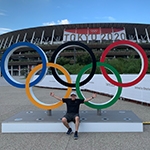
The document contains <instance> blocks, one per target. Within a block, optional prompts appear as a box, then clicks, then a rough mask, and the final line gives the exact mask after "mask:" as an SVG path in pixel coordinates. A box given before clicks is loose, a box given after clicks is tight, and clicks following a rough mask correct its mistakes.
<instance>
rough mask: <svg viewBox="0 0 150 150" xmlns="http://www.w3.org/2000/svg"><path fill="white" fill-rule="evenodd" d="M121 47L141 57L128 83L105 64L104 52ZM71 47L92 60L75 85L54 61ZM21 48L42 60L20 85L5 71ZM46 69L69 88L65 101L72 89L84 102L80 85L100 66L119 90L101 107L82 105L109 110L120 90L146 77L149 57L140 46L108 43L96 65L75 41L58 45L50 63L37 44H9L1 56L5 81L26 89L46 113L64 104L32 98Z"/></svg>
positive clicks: (92, 56)
mask: <svg viewBox="0 0 150 150" xmlns="http://www.w3.org/2000/svg"><path fill="white" fill-rule="evenodd" d="M120 45H124V46H129V47H131V48H133V49H134V50H135V51H137V53H138V54H139V55H140V58H141V64H142V65H141V70H140V73H139V75H138V77H137V78H136V79H135V80H133V81H131V82H128V83H122V79H121V77H120V74H119V73H118V72H117V70H116V69H115V68H114V67H112V66H110V65H109V64H106V63H104V61H105V58H106V55H107V53H108V52H109V51H110V50H111V49H113V48H114V47H117V46H120ZM72 46H75V47H79V48H82V49H84V50H86V51H87V52H88V53H89V54H90V56H91V59H92V63H91V64H88V65H86V66H85V67H84V68H83V69H82V70H81V71H80V72H79V73H78V75H77V78H76V82H75V83H72V82H71V77H70V75H69V73H68V72H67V70H66V69H65V68H63V67H62V66H60V65H58V64H56V60H57V57H58V55H59V54H60V52H62V51H63V50H64V49H66V48H69V47H72ZM22 47H30V48H32V49H34V50H35V51H37V52H38V53H39V55H40V57H41V60H42V64H40V65H38V66H36V67H34V68H33V69H32V70H31V71H30V72H29V74H28V76H27V78H26V82H25V84H22V83H20V82H18V81H15V80H14V79H13V78H12V77H11V75H10V73H9V70H8V62H9V58H10V56H11V55H12V54H13V52H14V51H15V50H17V49H19V48H22ZM48 67H50V68H51V70H52V75H53V76H54V77H55V79H56V80H57V81H58V82H59V83H61V84H62V85H64V86H66V87H68V88H67V91H66V94H65V96H64V98H67V97H69V95H70V93H71V91H72V87H75V88H76V92H77V95H78V97H79V98H81V99H83V98H84V96H83V94H82V92H81V89H80V86H83V85H85V84H86V83H88V82H89V81H90V80H91V79H92V77H93V76H94V74H95V70H96V67H100V70H101V72H102V74H103V76H104V77H105V78H106V80H107V81H109V82H110V83H111V84H113V85H115V86H117V87H118V90H117V92H116V94H115V95H114V96H113V97H112V98H111V99H110V100H109V101H108V102H105V103H101V104H96V103H93V102H91V101H89V102H86V103H85V104H86V105H87V106H89V107H91V108H93V109H104V108H107V107H110V106H111V105H113V104H114V103H115V102H116V101H117V100H118V99H119V97H120V95H121V92H122V87H129V86H133V85H135V84H137V83H138V82H140V81H141V80H142V79H143V77H144V76H145V74H146V72H147V69H148V58H147V56H146V53H145V52H144V50H143V49H142V47H141V46H139V45H138V44H136V43H134V42H131V41H128V40H122V41H116V42H114V43H112V44H110V45H109V46H108V47H107V48H106V49H105V50H104V52H103V53H102V55H101V57H100V62H96V58H95V55H94V53H93V52H92V50H91V49H90V48H89V47H88V46H87V45H85V44H83V43H81V42H77V41H71V42H66V43H64V44H62V45H60V46H59V47H58V48H57V49H56V50H55V52H54V53H53V55H52V57H51V62H48V59H47V57H46V55H45V53H44V51H43V50H42V49H41V48H40V47H38V46H36V45H34V44H32V43H28V42H19V43H16V44H13V45H11V46H10V47H9V48H8V49H7V50H6V51H5V53H4V54H3V56H2V60H1V70H2V74H3V77H4V78H5V80H6V81H7V82H8V83H9V84H11V85H12V86H15V87H17V88H25V91H26V95H27V97H28V98H29V100H30V101H31V103H33V104H34V105H35V106H37V107H38V108H41V109H45V110H50V109H56V108H58V107H60V106H61V105H62V104H63V102H57V103H54V104H45V103H43V102H41V101H40V100H38V99H37V98H36V97H35V95H34V93H33V91H32V87H33V86H34V85H36V84H37V83H39V82H40V81H41V80H42V79H43V78H44V76H45V75H46V72H47V69H48ZM89 68H92V69H91V72H90V74H89V76H88V77H87V78H86V79H85V80H83V81H82V82H80V79H81V77H82V75H83V74H84V73H85V72H86V71H87V70H88V69H89ZM105 68H107V69H108V70H110V71H111V72H112V73H113V74H115V76H116V78H117V81H114V80H113V79H111V78H110V77H109V76H108V74H107V72H106V69H105ZM56 69H58V70H60V71H61V72H62V73H63V74H64V75H65V77H66V80H67V82H65V81H63V80H62V79H61V78H60V77H59V75H58V73H57V71H56ZM39 70H41V73H40V75H39V76H38V77H37V78H36V79H35V80H34V81H32V82H31V79H32V77H33V76H34V75H35V74H36V73H37V72H38V71H39Z"/></svg>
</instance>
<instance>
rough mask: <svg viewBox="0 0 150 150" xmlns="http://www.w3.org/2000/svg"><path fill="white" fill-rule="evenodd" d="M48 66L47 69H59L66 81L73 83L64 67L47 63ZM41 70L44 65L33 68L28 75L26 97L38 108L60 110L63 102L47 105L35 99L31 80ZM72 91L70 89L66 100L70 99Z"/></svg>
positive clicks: (69, 88)
mask: <svg viewBox="0 0 150 150" xmlns="http://www.w3.org/2000/svg"><path fill="white" fill-rule="evenodd" d="M46 66H47V67H54V68H57V69H59V70H60V71H61V72H62V73H63V74H64V75H65V76H66V79H67V81H68V83H71V77H70V75H69V73H68V72H67V71H66V69H65V68H63V67H62V66H60V65H58V64H54V63H47V64H46ZM41 68H42V64H40V65H38V66H36V67H35V68H33V69H32V70H31V71H30V73H29V74H28V76H27V79H26V84H25V90H26V95H27V97H28V98H29V100H30V101H31V103H33V104H34V105H35V106H37V107H38V108H41V109H45V110H51V109H55V108H58V107H60V106H61V105H62V104H63V102H62V101H59V102H57V103H54V104H45V103H43V102H41V101H39V100H38V99H37V98H36V97H35V95H34V94H33V91H32V87H29V84H30V80H31V78H32V76H33V75H35V74H36V72H38V71H39V70H40V69H41ZM71 91H72V88H71V87H68V89H67V91H66V94H65V96H64V98H68V97H69V96H70V93H71Z"/></svg>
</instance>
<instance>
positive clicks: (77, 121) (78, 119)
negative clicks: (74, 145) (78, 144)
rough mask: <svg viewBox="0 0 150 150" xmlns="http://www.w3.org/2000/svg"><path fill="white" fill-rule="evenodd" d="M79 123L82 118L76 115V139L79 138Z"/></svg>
mask: <svg viewBox="0 0 150 150" xmlns="http://www.w3.org/2000/svg"><path fill="white" fill-rule="evenodd" d="M79 123H80V118H79V116H76V117H75V133H74V139H75V140H77V139H78V129H79Z"/></svg>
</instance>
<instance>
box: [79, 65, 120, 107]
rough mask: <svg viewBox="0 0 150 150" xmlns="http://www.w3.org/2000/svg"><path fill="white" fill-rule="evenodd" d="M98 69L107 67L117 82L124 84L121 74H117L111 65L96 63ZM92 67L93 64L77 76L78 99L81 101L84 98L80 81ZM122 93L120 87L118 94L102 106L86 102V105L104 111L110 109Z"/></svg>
mask: <svg viewBox="0 0 150 150" xmlns="http://www.w3.org/2000/svg"><path fill="white" fill-rule="evenodd" d="M96 65H97V67H100V66H104V67H106V68H107V69H109V70H110V71H111V72H112V73H113V74H115V76H116V78H117V80H118V82H119V83H122V80H121V77H120V75H119V73H118V72H117V70H116V69H115V68H114V67H112V66H110V65H109V64H106V63H102V62H97V63H96ZM91 67H92V64H89V65H86V66H85V67H84V68H83V69H82V70H81V71H80V72H79V74H78V76H77V79H76V92H77V94H78V97H79V98H80V99H84V96H83V95H82V94H81V90H80V88H79V87H80V85H79V83H80V79H81V76H82V75H83V74H84V73H85V72H86V71H87V70H88V69H89V68H91ZM121 92H122V87H119V86H118V90H117V92H116V95H114V96H113V97H112V98H111V99H110V100H109V101H108V102H104V103H101V104H96V103H93V102H90V101H89V102H85V105H87V106H89V107H91V108H94V109H104V108H107V107H110V106H112V105H113V104H114V103H115V102H116V101H117V100H118V99H119V97H120V95H121Z"/></svg>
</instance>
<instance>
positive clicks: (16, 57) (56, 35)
mask: <svg viewBox="0 0 150 150" xmlns="http://www.w3.org/2000/svg"><path fill="white" fill-rule="evenodd" d="M118 40H131V41H133V42H136V43H138V44H139V45H140V46H141V47H142V48H143V49H144V50H145V52H146V54H147V56H148V57H149V56H150V24H132V23H86V24H67V25H53V26H42V27H35V28H28V29H22V30H17V31H12V32H9V33H5V34H2V35H0V59H1V58H2V55H3V53H4V51H5V50H6V49H7V48H8V47H10V46H11V45H12V44H14V43H17V42H22V41H23V42H30V43H33V44H35V45H38V46H39V47H41V48H42V49H43V50H44V52H45V54H46V55H47V57H48V58H49V60H50V58H51V55H52V54H53V52H54V51H55V49H56V48H57V47H58V46H59V45H61V44H63V43H65V42H67V41H80V42H83V43H85V44H86V45H88V46H89V47H90V48H91V49H92V50H93V52H94V53H97V54H99V55H101V53H102V52H103V50H104V49H105V48H106V47H107V46H108V45H109V44H111V43H112V42H115V41H118ZM121 49H123V50H121ZM131 49H132V48H130V47H123V46H122V47H118V48H115V49H113V50H112V51H111V52H109V54H108V57H128V56H130V55H131V54H132V55H134V56H135V57H139V54H138V53H136V52H135V51H134V50H133V51H132V50H131ZM82 53H84V52H82ZM78 54H80V55H81V51H80V52H78V51H77V50H76V49H75V48H73V51H69V52H68V51H64V52H62V53H61V54H60V56H65V57H70V58H71V60H73V58H74V56H75V55H78ZM39 63H41V58H40V56H39V54H38V53H36V52H35V51H34V50H33V49H31V48H29V47H25V48H19V49H17V50H16V51H15V52H14V53H13V54H12V55H11V57H10V59H9V66H8V67H9V71H10V74H11V75H13V76H15V75H19V76H20V75H24V74H25V72H26V73H28V72H29V71H30V70H31V68H32V67H34V66H35V65H37V64H39Z"/></svg>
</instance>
